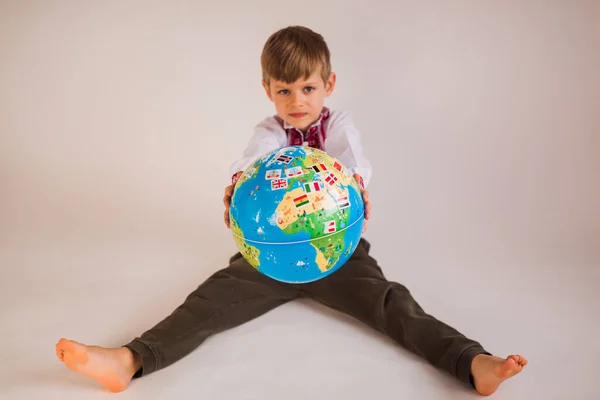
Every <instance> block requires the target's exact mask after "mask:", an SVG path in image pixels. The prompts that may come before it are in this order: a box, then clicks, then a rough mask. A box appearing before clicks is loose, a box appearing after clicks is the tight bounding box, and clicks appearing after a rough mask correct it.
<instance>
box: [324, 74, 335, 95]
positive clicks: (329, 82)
mask: <svg viewBox="0 0 600 400" xmlns="http://www.w3.org/2000/svg"><path fill="white" fill-rule="evenodd" d="M335 81H336V76H335V72H332V73H331V74H329V79H327V83H325V96H329V95H330V94H331V93H332V92H333V88H335Z"/></svg>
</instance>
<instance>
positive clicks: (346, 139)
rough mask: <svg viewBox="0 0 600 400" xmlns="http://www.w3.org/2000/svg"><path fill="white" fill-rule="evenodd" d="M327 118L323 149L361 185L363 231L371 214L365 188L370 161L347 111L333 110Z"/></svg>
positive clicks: (369, 174)
mask: <svg viewBox="0 0 600 400" xmlns="http://www.w3.org/2000/svg"><path fill="white" fill-rule="evenodd" d="M329 118H330V119H329V123H328V131H327V138H326V139H325V151H326V152H327V153H329V154H330V155H332V156H333V157H335V158H337V159H338V160H340V161H341V162H342V164H344V166H345V167H346V168H348V169H349V170H350V173H351V174H352V176H353V177H354V179H355V180H356V182H358V184H359V186H360V187H361V190H360V192H361V195H362V198H363V201H364V203H365V222H364V226H363V233H364V232H365V231H366V230H367V220H368V219H369V217H370V216H371V201H370V200H369V192H368V191H367V189H366V187H367V185H368V184H369V182H370V181H371V175H372V168H371V163H370V162H369V160H368V159H367V157H366V156H365V154H364V152H363V148H362V144H361V141H360V132H359V131H358V129H356V127H355V126H354V123H353V122H352V119H351V118H350V116H349V115H348V113H347V112H345V111H335V112H333V113H331V116H330V117H329Z"/></svg>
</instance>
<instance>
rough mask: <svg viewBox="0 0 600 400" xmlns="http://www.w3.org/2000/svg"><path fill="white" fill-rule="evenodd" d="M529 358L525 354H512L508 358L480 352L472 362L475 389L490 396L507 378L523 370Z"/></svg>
mask: <svg viewBox="0 0 600 400" xmlns="http://www.w3.org/2000/svg"><path fill="white" fill-rule="evenodd" d="M526 365H527V360H526V359H525V357H523V356H519V355H510V356H508V357H507V358H500V357H496V356H489V355H487V354H479V355H477V356H475V358H474V359H473V361H472V362H471V375H473V380H474V381H475V389H476V390H477V392H478V393H479V394H481V395H483V396H489V395H491V394H492V393H494V392H495V391H496V389H498V386H500V384H501V383H502V382H503V381H504V380H505V379H508V378H510V377H511V376H514V375H516V374H518V373H519V372H521V371H522V370H523V367H525V366H526Z"/></svg>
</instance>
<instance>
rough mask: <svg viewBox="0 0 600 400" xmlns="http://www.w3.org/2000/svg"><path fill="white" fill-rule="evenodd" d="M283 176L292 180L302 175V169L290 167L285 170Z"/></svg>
mask: <svg viewBox="0 0 600 400" xmlns="http://www.w3.org/2000/svg"><path fill="white" fill-rule="evenodd" d="M285 174H286V175H287V177H288V178H294V177H296V176H300V175H304V170H303V169H302V167H292V168H288V169H286V170H285Z"/></svg>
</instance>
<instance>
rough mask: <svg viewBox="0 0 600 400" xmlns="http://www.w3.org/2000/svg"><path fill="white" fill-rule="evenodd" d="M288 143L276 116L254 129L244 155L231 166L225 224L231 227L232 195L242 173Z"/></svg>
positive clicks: (224, 200)
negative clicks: (262, 157) (259, 159)
mask: <svg viewBox="0 0 600 400" xmlns="http://www.w3.org/2000/svg"><path fill="white" fill-rule="evenodd" d="M286 143H287V137H286V134H285V130H283V128H282V127H281V125H279V123H278V122H277V121H276V120H275V119H274V118H267V119H265V120H264V121H262V122H261V123H260V124H258V125H257V126H256V127H255V129H254V134H253V135H252V137H250V141H249V142H248V144H247V145H246V148H245V149H244V152H243V153H242V157H241V158H239V159H237V160H236V161H234V162H233V163H232V164H231V166H230V168H229V172H230V176H231V184H229V185H227V187H225V194H224V195H223V204H224V205H225V212H224V214H223V217H224V220H225V225H226V226H227V227H228V228H229V227H230V226H229V207H230V206H231V197H232V196H233V189H234V187H235V183H236V182H237V180H238V179H239V177H240V175H242V173H243V172H244V170H245V169H246V168H248V167H249V166H250V165H251V164H252V163H253V162H254V161H256V159H258V157H260V156H262V155H264V154H266V153H268V152H270V151H273V150H277V149H279V148H281V147H284V146H285V145H286Z"/></svg>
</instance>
